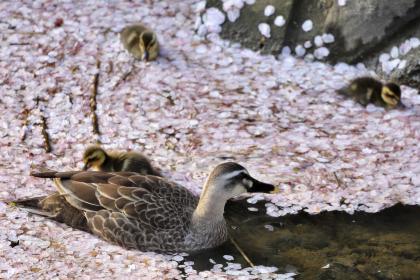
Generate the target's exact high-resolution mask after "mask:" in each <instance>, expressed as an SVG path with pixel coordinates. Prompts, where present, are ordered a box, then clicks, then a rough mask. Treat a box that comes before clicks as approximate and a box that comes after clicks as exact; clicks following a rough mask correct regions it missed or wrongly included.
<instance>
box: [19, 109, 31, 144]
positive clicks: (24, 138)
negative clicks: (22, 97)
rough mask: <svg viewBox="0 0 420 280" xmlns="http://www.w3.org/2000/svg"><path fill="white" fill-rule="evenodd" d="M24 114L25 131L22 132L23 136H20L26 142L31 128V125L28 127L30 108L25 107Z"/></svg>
mask: <svg viewBox="0 0 420 280" xmlns="http://www.w3.org/2000/svg"><path fill="white" fill-rule="evenodd" d="M23 116H24V119H23V125H22V128H23V133H22V137H21V138H20V141H21V142H25V140H26V136H27V135H28V130H29V127H28V126H29V110H28V109H25V110H24V111H23Z"/></svg>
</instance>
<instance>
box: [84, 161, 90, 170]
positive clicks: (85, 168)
mask: <svg viewBox="0 0 420 280" xmlns="http://www.w3.org/2000/svg"><path fill="white" fill-rule="evenodd" d="M88 169H89V164H88V163H85V164H84V165H83V171H86V170H88Z"/></svg>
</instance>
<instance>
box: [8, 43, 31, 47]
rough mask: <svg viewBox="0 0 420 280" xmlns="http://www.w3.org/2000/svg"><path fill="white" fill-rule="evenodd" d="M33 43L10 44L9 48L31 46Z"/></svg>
mask: <svg viewBox="0 0 420 280" xmlns="http://www.w3.org/2000/svg"><path fill="white" fill-rule="evenodd" d="M30 44H31V43H26V42H22V43H9V46H29V45H30Z"/></svg>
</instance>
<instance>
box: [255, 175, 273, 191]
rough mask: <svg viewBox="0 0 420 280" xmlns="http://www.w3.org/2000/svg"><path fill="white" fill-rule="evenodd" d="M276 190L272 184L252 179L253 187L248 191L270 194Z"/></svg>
mask: <svg viewBox="0 0 420 280" xmlns="http://www.w3.org/2000/svg"><path fill="white" fill-rule="evenodd" d="M274 190H275V187H274V186H273V185H271V184H267V183H263V182H260V181H258V180H256V179H254V178H252V187H251V188H249V189H248V192H251V193H257V192H260V193H270V192H272V191H274Z"/></svg>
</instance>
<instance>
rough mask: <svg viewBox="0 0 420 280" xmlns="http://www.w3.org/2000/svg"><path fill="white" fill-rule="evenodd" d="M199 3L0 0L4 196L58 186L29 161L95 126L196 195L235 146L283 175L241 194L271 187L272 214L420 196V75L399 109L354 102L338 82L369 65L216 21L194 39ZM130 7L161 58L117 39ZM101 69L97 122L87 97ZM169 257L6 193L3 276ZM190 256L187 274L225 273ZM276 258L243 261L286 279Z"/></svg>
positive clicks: (82, 270) (173, 269)
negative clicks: (309, 54)
mask: <svg viewBox="0 0 420 280" xmlns="http://www.w3.org/2000/svg"><path fill="white" fill-rule="evenodd" d="M196 2H197V1H192V0H188V1H186V0H183V1H181V0H179V1H178V0H177V1H153V0H151V1H144V2H143V3H139V2H138V1H133V2H129V1H117V0H116V1H109V2H98V1H80V2H76V3H74V1H68V2H66V1H63V2H60V3H58V2H56V1H2V2H1V3H0V18H1V20H0V31H1V34H0V36H1V43H0V44H1V45H0V112H1V114H0V160H1V161H0V169H1V172H0V200H15V199H22V198H28V197H33V196H41V195H46V194H48V193H49V192H52V191H53V190H54V187H53V185H52V183H51V182H48V181H45V180H42V179H36V178H31V177H30V176H29V172H30V170H32V169H33V168H38V167H44V168H49V169H56V170H71V169H80V168H81V167H82V164H81V161H80V159H81V155H82V152H83V149H84V148H85V147H86V145H87V144H90V143H94V142H95V141H96V140H97V139H99V140H100V142H101V143H102V144H103V146H104V147H105V148H119V149H136V150H139V151H142V152H143V153H144V154H146V155H148V156H150V157H151V158H152V160H153V162H154V164H155V165H156V166H158V167H159V168H161V169H162V170H163V171H164V174H165V175H166V176H168V177H170V178H172V179H173V180H175V181H177V182H178V183H181V184H184V185H185V186H186V187H188V188H189V189H191V190H192V191H193V192H195V193H197V194H198V193H199V192H200V190H201V186H202V184H203V182H204V180H205V176H206V174H208V173H209V171H210V170H211V168H212V167H213V166H215V165H216V164H217V163H220V162H222V161H226V160H235V161H238V162H240V163H241V164H243V165H244V166H246V167H247V168H248V169H249V170H250V172H251V173H252V174H253V175H254V176H255V177H257V178H259V179H261V180H264V181H267V182H272V183H275V184H277V185H279V186H280V189H281V192H280V193H278V194H275V195H266V196H264V197H263V196H258V195H257V196H254V197H252V198H250V199H249V202H250V203H254V202H255V201H257V200H258V199H264V198H265V199H266V200H267V204H266V207H267V213H268V214H269V215H272V216H279V215H282V214H285V213H290V212H296V211H298V210H300V209H302V208H304V209H306V210H307V211H308V212H310V213H317V212H319V211H322V210H335V209H339V210H345V211H348V212H353V211H354V210H356V209H359V210H365V211H369V212H375V211H378V210H380V209H383V208H384V207H388V206H391V205H393V204H395V203H397V202H402V203H406V204H420V164H419V162H420V144H419V143H420V141H419V140H420V95H418V94H417V92H416V90H413V89H410V88H406V87H403V103H404V104H405V105H406V106H407V107H408V108H407V109H406V110H404V111H397V110H393V111H385V110H383V109H380V108H376V107H373V106H371V105H369V106H368V107H367V108H364V107H361V106H359V105H357V104H355V103H354V102H353V101H351V100H345V99H343V98H341V97H340V96H337V95H336V93H335V90H336V89H337V88H339V87H341V86H343V85H344V84H345V83H346V82H347V81H348V80H349V79H351V78H354V77H356V76H359V75H363V74H366V73H367V70H366V69H364V68H363V67H350V66H347V65H345V64H338V65H336V66H329V65H326V64H323V63H319V62H306V61H303V60H297V59H295V58H293V57H290V56H285V57H280V58H279V59H276V58H275V57H273V56H261V55H259V54H258V53H255V52H252V51H249V50H246V49H242V48H241V47H240V46H239V45H235V44H229V43H228V42H226V41H222V40H220V39H219V38H218V36H217V35H215V34H210V35H209V36H208V37H207V39H203V38H200V37H198V36H196V35H195V32H194V22H195V19H196V17H197V11H196V9H195V4H196ZM138 21H141V22H143V23H145V24H147V25H149V26H150V27H152V28H153V29H154V30H155V31H156V32H157V34H158V38H159V41H160V42H161V44H162V53H161V57H160V58H159V59H158V60H157V61H155V62H150V63H145V62H141V61H135V60H134V59H133V58H132V57H131V56H130V55H129V54H128V53H126V52H125V51H124V50H123V48H122V45H121V44H120V41H119V37H118V31H120V30H121V29H122V28H123V27H124V26H125V25H127V24H128V23H132V22H138ZM98 64H99V68H98V67H97V65H98ZM98 71H99V76H98V77H99V80H98V82H99V86H98V91H97V104H98V105H97V111H96V113H97V115H98V119H99V130H100V135H99V136H96V135H95V134H94V133H93V129H92V128H93V126H92V121H91V120H92V119H91V109H90V99H91V96H92V89H93V80H94V76H95V74H96V73H98ZM43 118H45V123H46V125H47V132H48V135H49V138H50V142H51V152H50V153H47V152H46V151H45V148H44V146H45V143H44V142H45V141H44V136H43V133H42V122H43ZM251 206H252V205H250V207H251ZM17 240H19V244H18V245H16V244H15V242H17ZM11 245H16V246H14V247H12V246H11ZM177 258H179V256H177ZM176 260H177V259H175V260H173V259H171V257H170V256H164V255H158V254H153V253H142V252H135V251H127V250H124V249H122V248H119V247H117V246H112V245H109V244H107V243H106V242H103V241H100V240H99V239H97V238H95V237H93V236H91V235H89V234H86V233H82V232H79V231H76V230H72V229H70V228H68V227H66V226H64V225H58V224H56V223H53V222H50V221H47V220H46V219H43V218H40V217H34V216H30V215H29V216H28V215H27V214H26V213H25V212H24V211H21V210H18V209H15V208H13V207H10V206H7V205H6V204H5V203H1V202H0V278H14V279H31V277H32V278H34V279H41V278H54V277H57V279H65V278H80V277H81V276H84V277H86V279H88V278H92V279H93V278H95V279H98V278H103V277H106V278H115V277H119V278H130V279H131V278H133V279H134V278H136V279H138V278H139V277H141V279H153V278H158V279H165V278H166V279H172V278H174V277H177V276H178V277H179V275H180V273H181V272H180V271H178V270H177V262H176ZM184 270H185V271H184V273H187V274H188V275H190V276H189V277H191V278H192V279H193V278H194V277H197V278H199V277H205V276H208V277H215V274H217V275H218V277H221V278H223V277H226V278H227V277H233V276H226V275H225V274H223V273H219V272H201V274H200V275H199V274H198V273H199V272H196V271H194V270H192V269H191V267H189V266H188V265H187V267H186V268H185V269H184ZM271 271H272V270H270V269H269V268H257V269H254V270H253V271H251V270H248V271H246V270H243V271H242V272H241V273H240V274H243V275H247V274H249V275H254V274H257V273H262V275H264V277H267V279H269V278H273V277H279V279H282V278H280V277H283V276H280V275H277V276H276V275H274V274H270V273H271ZM224 275H225V276H224ZM244 277H263V276H244ZM284 278H285V279H286V278H287V276H284Z"/></svg>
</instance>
